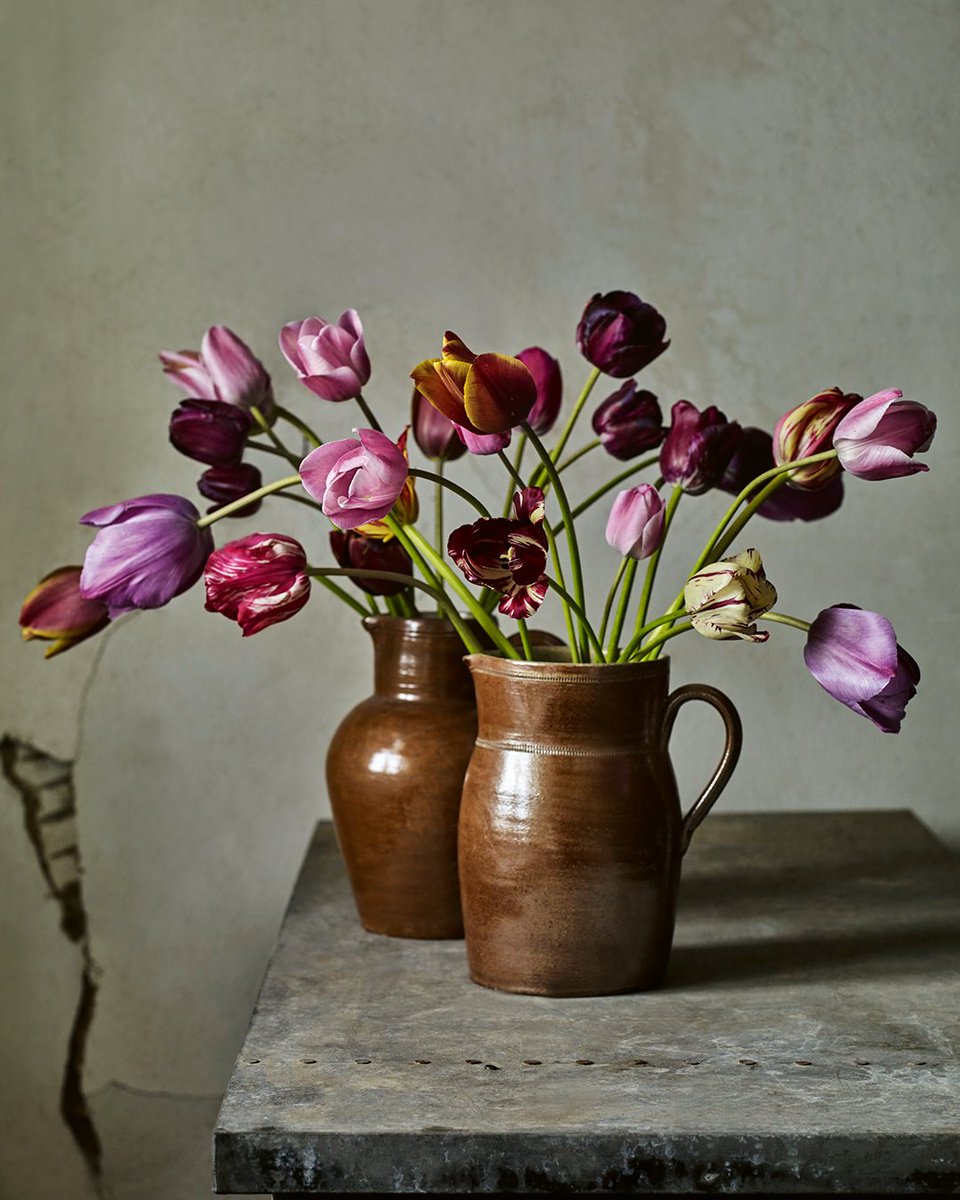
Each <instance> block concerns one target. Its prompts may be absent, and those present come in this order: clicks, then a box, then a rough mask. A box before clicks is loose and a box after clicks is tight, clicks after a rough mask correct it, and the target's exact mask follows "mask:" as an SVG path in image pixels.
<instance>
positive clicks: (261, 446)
mask: <svg viewBox="0 0 960 1200" xmlns="http://www.w3.org/2000/svg"><path fill="white" fill-rule="evenodd" d="M244 445H245V446H246V448H247V449H248V450H259V451H260V453H261V454H278V455H279V456H280V457H281V458H285V459H286V460H287V461H288V462H289V461H290V455H289V454H287V453H286V451H284V450H278V449H277V447H276V446H268V445H267V444H266V442H257V441H254V439H253V438H251V437H248V438H247V440H246V442H245V443H244Z"/></svg>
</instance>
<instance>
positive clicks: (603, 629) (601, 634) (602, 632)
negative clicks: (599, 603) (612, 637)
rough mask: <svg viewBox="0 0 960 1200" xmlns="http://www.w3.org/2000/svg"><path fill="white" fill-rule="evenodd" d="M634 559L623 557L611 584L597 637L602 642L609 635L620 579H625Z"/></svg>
mask: <svg viewBox="0 0 960 1200" xmlns="http://www.w3.org/2000/svg"><path fill="white" fill-rule="evenodd" d="M632 561H633V560H632V559H629V558H621V559H620V562H619V563H618V565H617V569H616V571H615V572H614V575H613V581H612V582H611V584H610V590H609V591H608V592H607V599H606V601H605V603H604V606H603V616H602V617H601V618H600V628H599V629H598V630H597V637H598V638H599V640H600V641H601V642H602V641H603V639H604V638H605V637H606V636H607V624H608V623H609V621H610V610H611V609H612V608H613V601H614V598H615V596H616V594H617V589H618V588H619V587H620V581H621V580H622V579H623V576H624V573H625V572H626V570H627V567H628V566H629V564H630V563H631V562H632Z"/></svg>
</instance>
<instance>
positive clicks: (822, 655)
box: [803, 604, 920, 733]
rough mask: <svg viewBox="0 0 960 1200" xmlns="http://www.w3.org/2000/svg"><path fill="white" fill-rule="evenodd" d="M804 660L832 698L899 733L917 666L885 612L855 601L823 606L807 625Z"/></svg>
mask: <svg viewBox="0 0 960 1200" xmlns="http://www.w3.org/2000/svg"><path fill="white" fill-rule="evenodd" d="M803 660H804V662H805V663H806V664H807V667H808V669H809V671H810V674H811V675H812V676H813V677H814V679H816V681H817V683H819V684H820V686H821V687H822V688H824V689H825V690H826V691H828V692H829V693H830V695H831V696H833V698H834V699H835V700H839V701H840V703H841V704H845V705H846V706H847V708H850V709H852V710H853V711H854V712H855V713H859V714H860V716H862V717H866V718H867V720H868V721H872V722H873V724H874V725H876V726H877V728H878V729H882V730H883V732H884V733H899V732H900V723H901V721H902V720H903V718H904V715H905V711H906V707H907V703H908V702H909V701H910V700H912V699H913V697H914V696H915V695H916V694H917V684H918V683H919V682H920V668H919V667H918V666H917V664H916V662H915V661H914V660H913V658H911V656H910V655H909V654H908V653H907V652H906V650H904V648H903V647H902V646H901V645H899V644H898V642H897V635H896V634H895V633H894V631H893V626H892V625H891V624H890V622H889V621H888V620H887V618H886V617H882V616H881V615H880V614H879V613H875V612H868V611H867V610H865V609H862V608H857V607H856V605H853V604H835V605H833V606H832V607H831V608H826V609H824V610H823V612H822V613H820V615H819V616H818V617H817V618H816V620H815V621H813V623H812V624H811V626H810V631H809V633H808V634H807V644H806V646H805V647H804V651H803Z"/></svg>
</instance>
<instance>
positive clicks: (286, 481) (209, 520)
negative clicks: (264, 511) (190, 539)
mask: <svg viewBox="0 0 960 1200" xmlns="http://www.w3.org/2000/svg"><path fill="white" fill-rule="evenodd" d="M299 482H300V476H299V474H297V475H285V476H284V477H283V479H277V480H275V481H274V482H273V483H265V484H264V485H263V487H261V488H257V490H256V491H255V492H247V494H246V495H245V496H241V497H240V498H239V500H231V501H230V503H229V504H225V505H224V506H223V508H218V509H215V510H214V511H213V512H212V513H207V515H206V516H205V517H201V518H200V519H199V521H197V528H198V529H206V527H207V526H208V525H213V524H214V523H215V522H216V521H219V520H221V519H222V518H223V517H229V516H230V514H231V513H235V512H238V511H239V510H240V509H241V508H246V506H247V505H248V504H252V503H253V502H254V500H260V499H261V498H262V497H264V496H269V495H270V494H271V493H272V492H282V491H283V489H284V488H290V487H293V486H294V485H295V484H297V483H299Z"/></svg>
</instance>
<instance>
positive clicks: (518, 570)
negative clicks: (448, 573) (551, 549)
mask: <svg viewBox="0 0 960 1200" xmlns="http://www.w3.org/2000/svg"><path fill="white" fill-rule="evenodd" d="M447 553H448V554H449V555H450V557H451V558H452V559H453V561H454V562H455V563H456V564H457V566H458V567H459V568H460V570H461V571H462V572H463V574H464V575H465V576H466V578H467V579H468V580H469V581H470V583H478V584H481V585H482V586H484V587H488V588H491V589H492V590H493V591H495V592H499V593H500V594H501V595H502V596H503V599H502V600H501V601H500V603H499V605H498V606H497V608H498V611H499V612H501V613H503V614H504V616H507V617H513V618H514V619H515V620H521V619H523V618H525V617H529V616H530V615H531V614H532V613H535V612H536V611H537V609H538V608H539V607H540V605H541V604H542V603H543V598H544V596H545V595H546V594H547V587H548V581H547V577H546V575H545V574H544V572H545V570H546V565H547V535H546V533H545V532H544V529H543V492H542V491H541V490H540V488H524V489H523V491H522V492H517V493H516V494H515V495H514V497H513V517H512V518H509V517H482V518H481V519H480V520H479V521H474V523H473V524H472V525H461V526H460V528H459V529H455V530H454V531H453V532H452V533H451V534H450V537H449V538H448V539H447Z"/></svg>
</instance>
